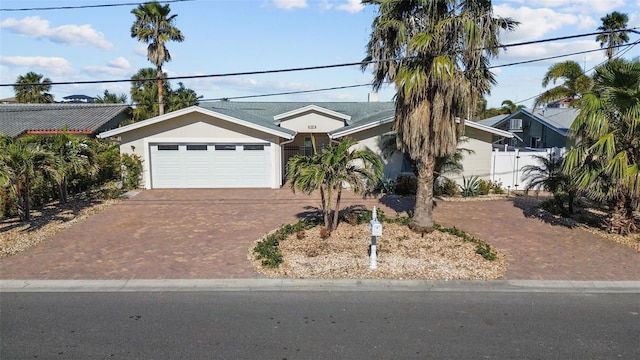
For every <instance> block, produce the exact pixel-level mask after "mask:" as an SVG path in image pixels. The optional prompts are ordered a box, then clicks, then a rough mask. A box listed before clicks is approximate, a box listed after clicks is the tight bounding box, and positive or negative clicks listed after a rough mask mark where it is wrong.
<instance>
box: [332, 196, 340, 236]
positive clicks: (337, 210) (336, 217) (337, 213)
mask: <svg viewBox="0 0 640 360" xmlns="http://www.w3.org/2000/svg"><path fill="white" fill-rule="evenodd" d="M341 197H342V184H338V195H337V196H336V208H335V210H334V211H333V226H332V227H331V231H333V230H335V229H337V228H338V220H339V218H340V198H341Z"/></svg>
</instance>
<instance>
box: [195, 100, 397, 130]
mask: <svg viewBox="0 0 640 360" xmlns="http://www.w3.org/2000/svg"><path fill="white" fill-rule="evenodd" d="M309 105H315V106H319V107H321V108H325V109H327V110H331V111H335V112H339V113H342V114H345V115H349V116H351V119H350V120H349V121H348V125H352V124H355V123H360V122H362V121H366V120H370V121H374V120H379V117H377V116H374V115H376V114H380V113H383V112H387V111H389V110H394V109H395V105H394V103H393V102H236V101H219V102H211V103H201V104H200V105H199V106H200V107H202V108H205V109H208V110H212V111H217V112H220V113H224V114H225V115H229V116H233V117H236V118H239V119H246V117H245V115H246V114H247V113H249V114H252V115H254V116H255V117H254V118H253V120H258V119H262V121H266V122H270V123H271V124H274V123H277V121H275V120H274V119H273V117H274V116H276V115H280V114H284V113H286V112H289V111H293V110H297V109H300V108H303V107H305V106H309ZM225 111H226V112H225ZM246 120H249V119H246ZM249 121H252V120H249Z"/></svg>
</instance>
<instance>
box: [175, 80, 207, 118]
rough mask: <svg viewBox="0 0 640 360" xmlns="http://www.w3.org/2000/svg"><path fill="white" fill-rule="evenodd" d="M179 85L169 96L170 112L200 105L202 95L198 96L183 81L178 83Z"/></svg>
mask: <svg viewBox="0 0 640 360" xmlns="http://www.w3.org/2000/svg"><path fill="white" fill-rule="evenodd" d="M178 86H179V87H178V89H176V90H175V91H171V95H170V96H169V104H168V110H169V111H170V112H171V111H176V110H180V109H184V108H187V107H189V106H193V105H198V102H199V100H200V99H201V98H202V96H198V94H196V92H195V91H194V90H192V89H187V88H186V87H184V84H183V83H181V82H179V83H178Z"/></svg>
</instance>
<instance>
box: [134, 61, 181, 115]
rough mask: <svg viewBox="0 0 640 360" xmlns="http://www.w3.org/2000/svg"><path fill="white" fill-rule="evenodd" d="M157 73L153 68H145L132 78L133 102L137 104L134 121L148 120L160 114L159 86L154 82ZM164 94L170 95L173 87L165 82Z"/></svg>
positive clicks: (163, 84)
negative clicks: (157, 99)
mask: <svg viewBox="0 0 640 360" xmlns="http://www.w3.org/2000/svg"><path fill="white" fill-rule="evenodd" d="M165 75H166V74H165ZM155 77H156V72H155V70H154V69H153V68H143V69H140V70H138V72H137V73H136V74H135V75H133V76H132V77H131V100H132V101H133V103H134V104H135V107H134V109H133V119H134V120H135V121H141V120H146V119H148V118H151V117H153V116H155V114H157V113H158V111H159V110H158V102H157V101H156V98H157V94H158V84H157V83H156V81H154V80H150V79H154V78H155ZM162 92H163V93H167V94H168V93H170V92H171V86H170V85H169V82H168V81H166V80H164V81H163V83H162Z"/></svg>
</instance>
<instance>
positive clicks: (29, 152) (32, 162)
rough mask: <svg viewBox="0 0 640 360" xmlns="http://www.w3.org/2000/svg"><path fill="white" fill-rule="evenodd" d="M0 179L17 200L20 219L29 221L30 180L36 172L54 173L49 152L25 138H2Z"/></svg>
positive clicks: (53, 164)
mask: <svg viewBox="0 0 640 360" xmlns="http://www.w3.org/2000/svg"><path fill="white" fill-rule="evenodd" d="M0 146H1V148H0V169H1V170H0V182H1V184H0V185H2V186H5V187H9V189H10V190H11V191H12V192H13V193H14V194H15V196H16V198H17V202H18V204H17V205H18V214H19V216H20V219H21V220H22V221H27V222H28V221H31V195H30V190H31V184H32V182H33V179H34V178H35V177H36V176H37V175H38V174H42V175H45V174H53V173H55V164H56V159H55V157H54V156H53V154H52V153H51V152H49V151H47V150H44V149H42V148H41V147H40V146H38V145H37V144H35V143H32V142H28V141H26V140H25V139H18V140H13V139H6V138H5V139H4V140H3V141H2V142H1V143H0Z"/></svg>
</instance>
